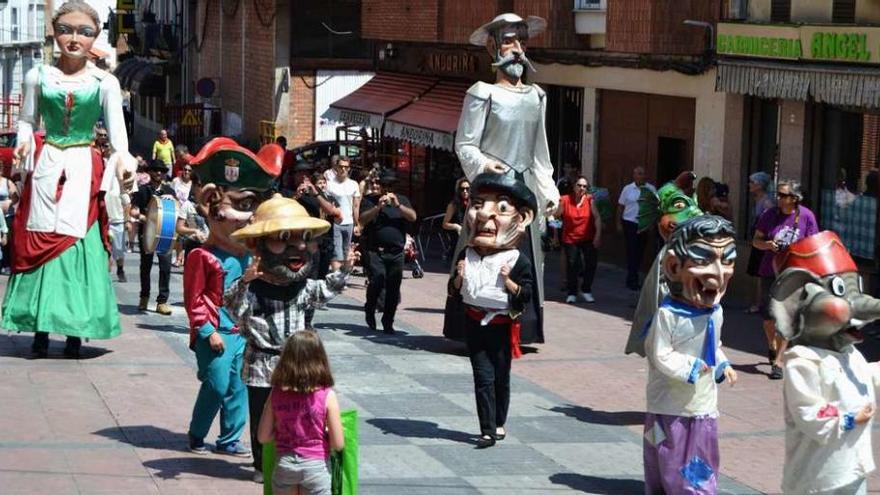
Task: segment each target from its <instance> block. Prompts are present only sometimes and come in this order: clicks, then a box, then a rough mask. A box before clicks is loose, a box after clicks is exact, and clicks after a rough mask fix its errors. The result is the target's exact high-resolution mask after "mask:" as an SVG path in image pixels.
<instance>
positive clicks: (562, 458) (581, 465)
mask: <svg viewBox="0 0 880 495" xmlns="http://www.w3.org/2000/svg"><path fill="white" fill-rule="evenodd" d="M529 447H531V448H533V449H535V450H537V451H538V452H540V453H542V454H544V455H545V456H547V457H548V458H550V459H552V460H553V461H554V462H556V463H558V464H560V465H562V466H565V467H566V468H567V469H568V470H570V471H571V472H574V473H589V474H590V475H593V476H603V477H605V476H611V477H616V478H620V477H627V476H636V477H638V478H641V477H642V474H643V469H642V463H641V459H642V446H641V445H638V444H635V443H631V442H595V443H589V444H584V443H574V442H571V443H561V442H559V443H530V444H529Z"/></svg>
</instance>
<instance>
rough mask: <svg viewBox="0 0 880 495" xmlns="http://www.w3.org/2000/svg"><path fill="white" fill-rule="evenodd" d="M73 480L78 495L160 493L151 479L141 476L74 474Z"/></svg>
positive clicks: (153, 494) (155, 494)
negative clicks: (81, 494)
mask: <svg viewBox="0 0 880 495" xmlns="http://www.w3.org/2000/svg"><path fill="white" fill-rule="evenodd" d="M73 479H74V480H75V481H76V486H77V488H78V489H79V491H80V493H84V494H85V493H87V494H89V495H117V494H120V493H124V494H126V495H158V494H159V493H161V492H160V491H159V488H158V487H157V486H156V484H155V483H154V482H153V479H152V478H150V477H149V476H147V475H146V474H143V475H142V476H138V477H132V476H108V475H101V476H95V475H90V474H78V473H76V474H74V475H73Z"/></svg>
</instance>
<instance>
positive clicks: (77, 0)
mask: <svg viewBox="0 0 880 495" xmlns="http://www.w3.org/2000/svg"><path fill="white" fill-rule="evenodd" d="M73 12H80V13H82V14H85V15H87V16H89V17H91V18H92V22H94V23H95V28H96V29H97V30H98V32H99V33H100V32H101V17H100V16H99V15H98V11H97V10H95V9H94V8H93V7H92V6H91V5H89V4H87V3H86V2H84V1H83V0H68V1H66V2H64V4H62V5H61V7H58V10H56V11H55V15H53V16H52V27H53V28H54V27H55V24H56V23H58V19H59V18H61V16H63V15H66V14H71V13H73Z"/></svg>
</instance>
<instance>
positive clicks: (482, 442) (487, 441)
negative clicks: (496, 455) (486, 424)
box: [477, 435, 495, 449]
mask: <svg viewBox="0 0 880 495" xmlns="http://www.w3.org/2000/svg"><path fill="white" fill-rule="evenodd" d="M494 445H495V437H493V436H492V435H483V436H481V437H480V439H479V440H477V448H478V449H488V448H489V447H492V446H494Z"/></svg>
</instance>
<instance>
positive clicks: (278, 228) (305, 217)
mask: <svg viewBox="0 0 880 495" xmlns="http://www.w3.org/2000/svg"><path fill="white" fill-rule="evenodd" d="M328 230H330V222H328V221H326V220H321V219H320V218H314V217H310V216H309V214H308V212H307V211H306V209H305V208H303V207H302V205H300V204H299V203H297V202H296V200H293V199H290V198H285V197H284V196H282V195H280V194H275V195H274V196H272V198H271V199H269V200H268V201H265V202H264V203H263V204H261V205H260V206H258V207H257V211H256V212H255V213H254V218H253V222H252V223H251V224H249V225H247V226H245V227H242V228H240V229H238V230H236V231H235V232H233V233H232V238H233V239H236V240H244V239H253V238H256V237H266V236H269V235H272V234H277V233H278V232H284V231H296V232H302V231H311V233H312V238H315V237H317V236H319V235H321V234H323V233H325V232H327V231H328Z"/></svg>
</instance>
